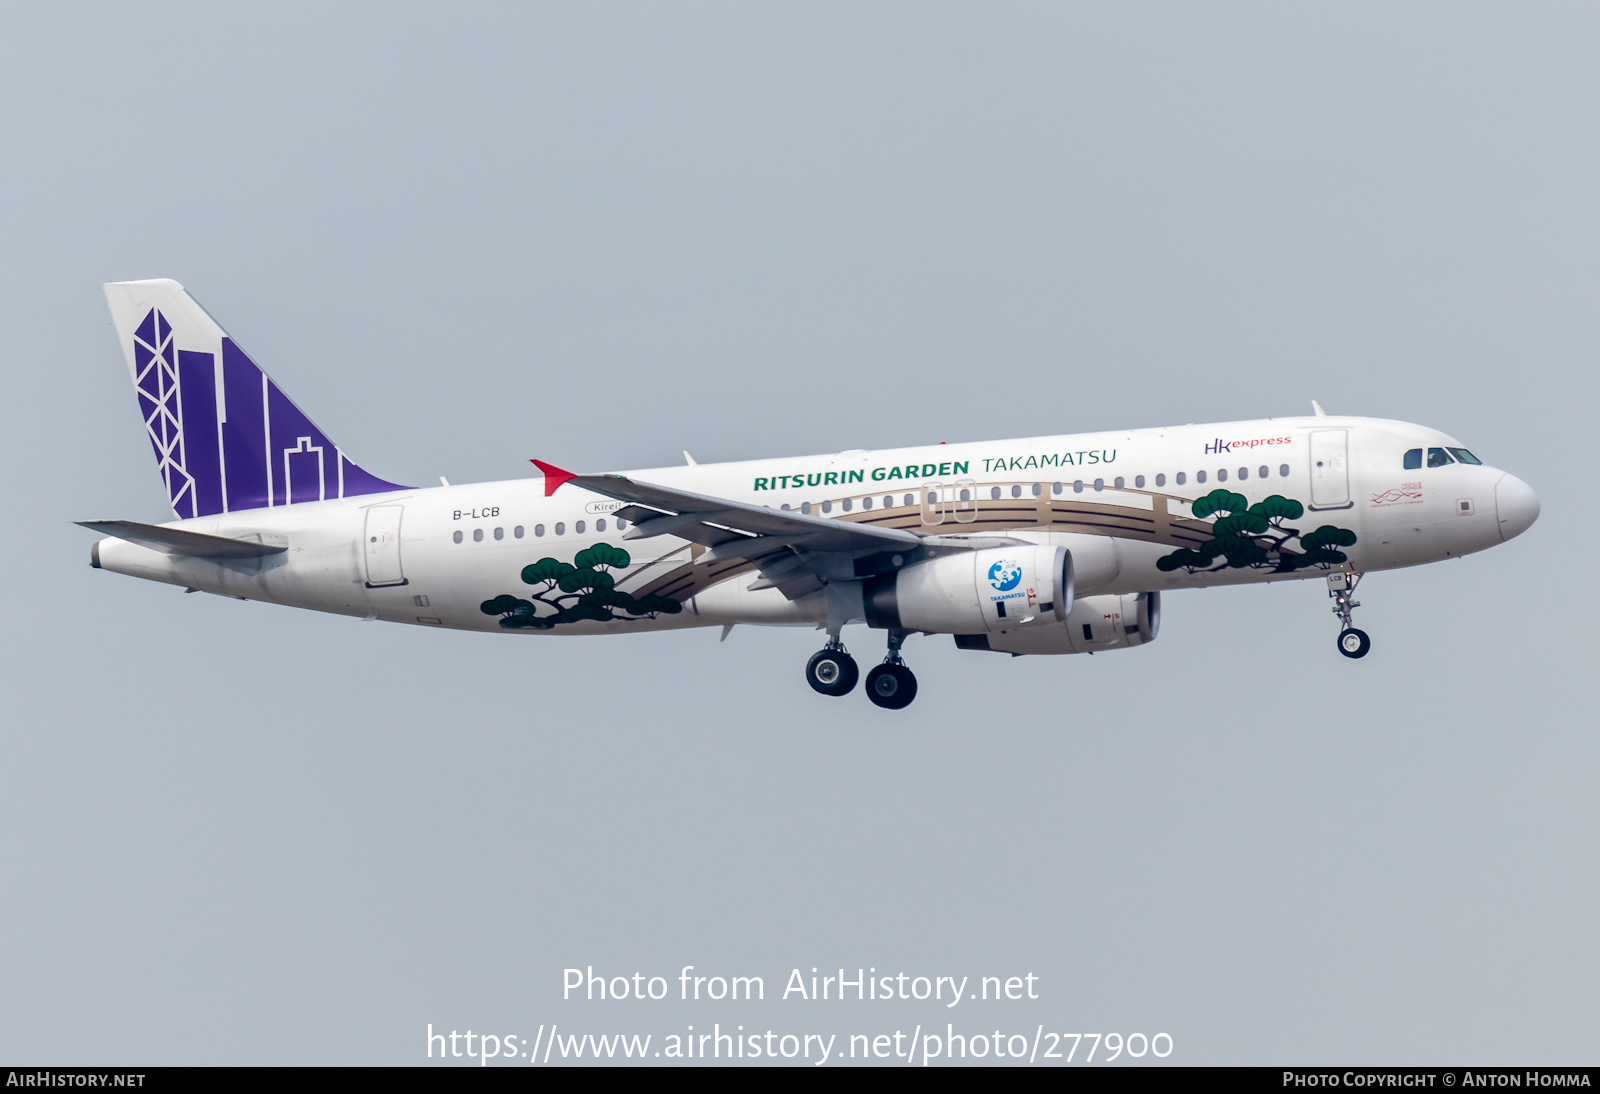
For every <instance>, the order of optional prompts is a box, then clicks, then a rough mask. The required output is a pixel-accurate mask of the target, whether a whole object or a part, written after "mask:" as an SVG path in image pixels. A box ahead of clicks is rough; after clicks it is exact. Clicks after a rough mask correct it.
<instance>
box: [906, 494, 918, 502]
mask: <svg viewBox="0 0 1600 1094" xmlns="http://www.w3.org/2000/svg"><path fill="white" fill-rule="evenodd" d="M915 503H916V498H915V497H913V496H912V495H911V494H907V495H906V504H907V505H913V504H915Z"/></svg>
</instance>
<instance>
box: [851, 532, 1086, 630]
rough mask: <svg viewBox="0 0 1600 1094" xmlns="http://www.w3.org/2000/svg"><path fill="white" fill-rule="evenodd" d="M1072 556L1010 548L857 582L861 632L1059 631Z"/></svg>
mask: <svg viewBox="0 0 1600 1094" xmlns="http://www.w3.org/2000/svg"><path fill="white" fill-rule="evenodd" d="M1072 588H1073V581H1072V555H1071V553H1070V552H1068V551H1067V550H1066V548H1064V547H1049V546H1041V545H1038V544H1032V543H1027V544H1018V545H1017V546H1014V547H990V548H987V549H985V550H981V551H963V552H961V553H959V554H949V555H941V556H939V557H937V558H931V559H929V560H927V561H926V562H918V563H916V564H915V565H912V566H907V567H906V568H905V569H903V570H897V571H895V572H894V573H890V574H880V575H878V576H876V577H870V578H868V579H867V580H866V581H865V582H864V583H863V584H862V606H863V607H864V608H865V609H866V617H867V623H868V625H869V626H873V627H880V628H885V629H902V630H908V631H931V632H934V633H940V634H967V633H978V632H982V633H985V634H990V633H1000V632H1005V633H1010V632H1013V631H1016V630H1018V629H1023V630H1028V629H1032V628H1035V627H1042V626H1046V625H1050V624H1054V625H1058V626H1059V625H1060V624H1061V623H1062V622H1063V621H1064V620H1066V619H1067V617H1068V615H1069V613H1070V612H1071V611H1072Z"/></svg>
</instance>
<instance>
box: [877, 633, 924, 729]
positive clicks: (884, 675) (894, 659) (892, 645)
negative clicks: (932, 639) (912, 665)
mask: <svg viewBox="0 0 1600 1094" xmlns="http://www.w3.org/2000/svg"><path fill="white" fill-rule="evenodd" d="M908 633H910V632H909V631H902V630H892V631H890V632H889V655H888V656H887V657H885V658H884V659H883V664H881V665H878V666H877V667H875V668H874V669H873V670H872V671H871V672H869V673H867V698H868V699H871V700H872V702H873V705H875V706H880V707H883V708H884V709H885V710H903V709H904V708H906V707H908V706H910V705H911V700H913V699H915V698H916V697H917V678H916V677H915V676H913V675H912V673H911V670H910V669H908V668H906V663H905V660H904V659H903V658H902V657H901V656H900V646H901V644H902V643H903V642H905V640H906V635H907V634H908Z"/></svg>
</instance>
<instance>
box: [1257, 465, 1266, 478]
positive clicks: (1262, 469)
mask: <svg viewBox="0 0 1600 1094" xmlns="http://www.w3.org/2000/svg"><path fill="white" fill-rule="evenodd" d="M1266 477H1267V469H1266V468H1265V467H1258V468H1256V478H1258V479H1264V478H1266Z"/></svg>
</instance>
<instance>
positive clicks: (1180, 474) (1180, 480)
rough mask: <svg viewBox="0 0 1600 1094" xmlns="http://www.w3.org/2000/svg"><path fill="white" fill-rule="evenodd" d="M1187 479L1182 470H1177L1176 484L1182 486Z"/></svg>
mask: <svg viewBox="0 0 1600 1094" xmlns="http://www.w3.org/2000/svg"><path fill="white" fill-rule="evenodd" d="M1187 479H1188V476H1187V475H1185V474H1184V473H1183V472H1182V471H1179V472H1178V485H1179V486H1182V485H1183V484H1184V482H1185V481H1186V480H1187Z"/></svg>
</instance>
